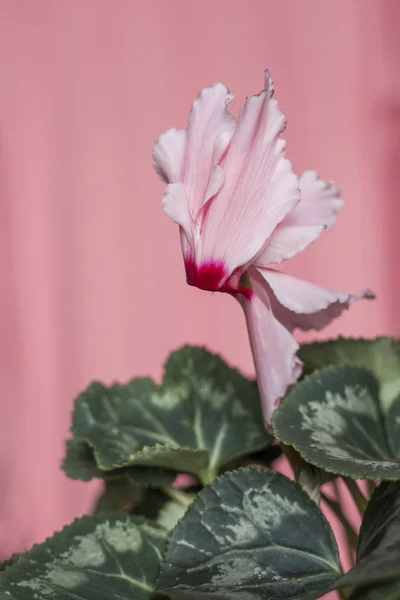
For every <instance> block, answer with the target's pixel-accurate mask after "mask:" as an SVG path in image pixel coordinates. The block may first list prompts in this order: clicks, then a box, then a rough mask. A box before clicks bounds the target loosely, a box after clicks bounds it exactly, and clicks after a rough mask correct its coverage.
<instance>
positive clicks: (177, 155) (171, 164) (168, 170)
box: [153, 128, 186, 183]
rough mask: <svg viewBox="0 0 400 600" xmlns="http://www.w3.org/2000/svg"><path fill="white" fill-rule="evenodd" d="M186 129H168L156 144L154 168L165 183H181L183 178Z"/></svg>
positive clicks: (154, 148)
mask: <svg viewBox="0 0 400 600" xmlns="http://www.w3.org/2000/svg"><path fill="white" fill-rule="evenodd" d="M185 149H186V129H181V130H177V129H174V128H172V129H168V130H167V131H166V132H165V133H163V134H162V135H161V136H160V137H159V138H158V140H157V142H156V143H155V144H154V147H153V160H154V168H155V170H156V171H157V173H158V175H159V176H160V177H161V179H162V180H163V181H165V183H179V182H182V178H183V165H184V160H185Z"/></svg>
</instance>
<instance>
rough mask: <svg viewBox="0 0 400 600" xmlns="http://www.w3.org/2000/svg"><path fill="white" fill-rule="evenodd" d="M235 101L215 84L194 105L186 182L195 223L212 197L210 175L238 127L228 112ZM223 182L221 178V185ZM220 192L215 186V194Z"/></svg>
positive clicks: (186, 165)
mask: <svg viewBox="0 0 400 600" xmlns="http://www.w3.org/2000/svg"><path fill="white" fill-rule="evenodd" d="M232 98H233V96H232V95H231V94H230V93H229V92H228V90H227V88H226V87H225V86H224V85H223V84H222V83H215V84H214V85H211V86H209V87H206V88H204V90H203V91H202V92H201V93H200V94H199V96H198V98H197V99H196V100H195V101H194V102H193V106H192V111H191V113H190V119H189V126H188V132H187V148H186V155H185V167H184V176H183V182H184V184H185V187H186V191H187V195H188V198H189V205H190V211H191V214H192V216H193V218H194V219H196V217H197V214H198V212H199V210H200V208H201V207H202V206H203V204H204V203H205V202H206V201H207V200H208V199H209V198H210V195H209V194H208V197H206V190H207V186H208V184H209V179H210V175H211V174H212V171H213V167H215V166H216V165H217V163H218V162H219V160H220V159H221V157H222V155H223V154H224V152H225V150H226V147H227V146H228V144H229V142H230V140H231V137H232V134H233V131H234V129H235V127H236V121H235V119H234V117H233V116H232V115H231V114H230V113H229V111H228V108H227V106H228V103H229V102H230V101H231V100H232ZM222 181H223V179H221V178H219V184H220V185H222ZM214 184H215V180H214ZM218 189H219V188H216V186H215V185H214V186H213V192H214V193H216V191H218ZM215 190H216V191H215Z"/></svg>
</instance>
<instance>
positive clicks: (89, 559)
mask: <svg viewBox="0 0 400 600" xmlns="http://www.w3.org/2000/svg"><path fill="white" fill-rule="evenodd" d="M165 536H166V532H165V529H164V528H162V527H160V526H159V525H157V524H156V523H151V522H149V521H146V520H145V519H139V518H136V519H134V518H133V517H129V516H126V517H125V516H121V515H120V516H111V517H107V518H106V517H100V516H98V517H84V518H83V519H79V520H77V521H75V522H74V523H73V524H72V525H69V526H68V527H65V529H63V531H61V532H60V533H56V534H55V535H54V536H53V537H52V538H51V539H49V540H47V541H46V542H44V543H43V544H40V545H38V546H34V548H33V549H32V550H30V552H27V553H26V554H24V555H22V556H21V557H20V558H19V560H18V562H17V563H16V564H15V565H14V566H12V567H9V568H7V569H6V570H5V571H4V572H3V573H1V575H0V595H1V597H2V598H3V597H4V598H9V599H10V598H12V599H14V600H32V599H36V600H52V599H54V600H73V599H74V598H75V599H76V600H78V599H79V600H109V599H110V598H118V600H125V599H126V600H132V599H134V600H145V599H146V598H148V596H149V593H150V592H151V591H152V590H153V588H154V585H155V582H156V579H157V576H158V573H159V569H160V561H161V558H162V554H163V552H164V546H165Z"/></svg>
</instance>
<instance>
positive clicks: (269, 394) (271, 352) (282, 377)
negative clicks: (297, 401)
mask: <svg viewBox="0 0 400 600" xmlns="http://www.w3.org/2000/svg"><path fill="white" fill-rule="evenodd" d="M249 275H250V281H251V284H252V287H253V294H252V296H251V298H250V299H246V298H242V299H241V303H242V305H243V308H244V312H245V315H246V321H247V329H248V332H249V337H250V345H251V349H252V352H253V358H254V364H255V367H256V373H257V382H258V388H259V391H260V395H261V403H262V409H263V414H264V419H265V423H266V425H267V427H268V426H269V424H270V423H271V416H272V413H273V411H274V410H275V408H276V405H277V403H278V402H279V400H280V399H281V398H283V396H284V395H285V393H286V391H287V389H288V387H289V386H291V385H292V384H293V383H295V382H296V380H297V379H298V377H300V375H301V368H302V363H301V361H300V360H299V358H298V357H297V356H296V352H297V350H298V348H299V346H298V344H297V342H296V340H295V339H294V338H293V336H292V335H291V334H290V333H289V331H288V330H287V329H285V327H283V325H281V324H280V323H279V321H278V320H277V319H276V318H275V316H274V314H273V312H272V310H271V304H270V301H269V297H268V291H267V285H266V283H265V281H264V279H263V278H262V277H261V276H260V274H259V273H258V272H257V271H256V270H255V269H249Z"/></svg>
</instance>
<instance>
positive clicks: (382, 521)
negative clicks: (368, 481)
mask: <svg viewBox="0 0 400 600" xmlns="http://www.w3.org/2000/svg"><path fill="white" fill-rule="evenodd" d="M383 584H384V585H383ZM389 584H390V585H389ZM337 585H338V586H339V585H340V586H342V587H348V586H356V592H353V595H352V596H351V598H358V599H359V598H369V599H370V600H372V599H378V598H382V599H383V598H385V599H386V598H391V597H392V596H390V594H393V593H395V590H396V588H397V590H398V591H399V590H400V484H399V483H398V482H390V483H388V482H384V483H382V484H381V485H380V486H379V487H378V488H377V489H376V491H375V493H374V495H373V496H372V499H371V501H370V502H369V504H368V507H367V510H366V511H365V515H364V519H363V522H362V526H361V530H360V538H359V546H358V550H357V563H356V566H355V567H354V568H353V569H351V570H350V571H349V572H348V573H346V574H345V575H344V576H343V577H342V578H341V579H340V580H339V581H338V582H337ZM367 592H368V595H367ZM386 592H387V593H388V596H384V595H383V594H384V593H386ZM389 592H390V594H389ZM360 594H361V595H360ZM363 594H364V595H363ZM380 594H382V595H380ZM394 597H395V598H396V596H394Z"/></svg>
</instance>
